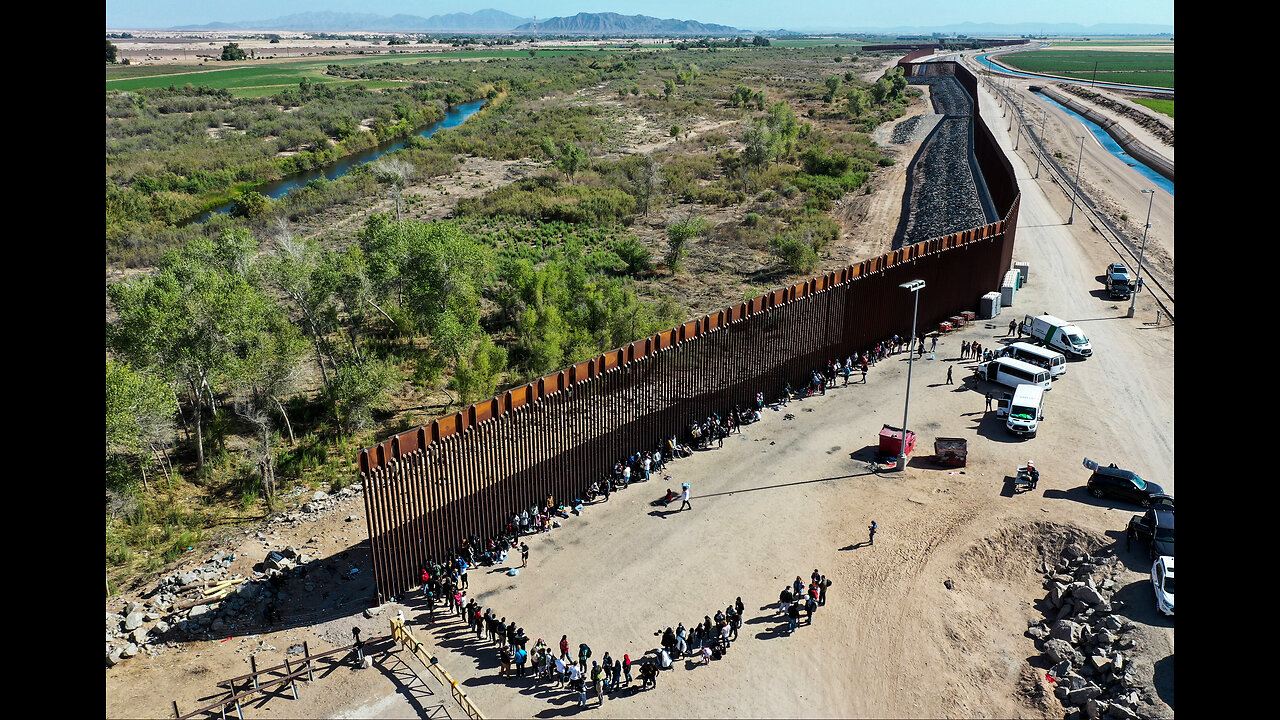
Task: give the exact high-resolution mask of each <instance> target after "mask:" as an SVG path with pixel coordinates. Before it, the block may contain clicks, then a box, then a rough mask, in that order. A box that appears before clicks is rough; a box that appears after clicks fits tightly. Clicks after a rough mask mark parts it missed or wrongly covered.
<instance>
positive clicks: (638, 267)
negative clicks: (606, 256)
mask: <svg viewBox="0 0 1280 720" xmlns="http://www.w3.org/2000/svg"><path fill="white" fill-rule="evenodd" d="M613 252H614V254H615V255H617V256H618V258H619V259H621V260H622V262H623V264H624V265H625V266H626V272H627V274H628V275H639V274H641V273H644V272H647V271H649V270H650V269H652V268H653V253H652V252H650V250H649V248H647V247H645V245H644V243H642V242H640V241H639V240H637V239H636V238H634V237H626V238H623V239H621V240H619V241H617V242H615V243H614V244H613Z"/></svg>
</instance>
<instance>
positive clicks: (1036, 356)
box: [996, 342, 1067, 378]
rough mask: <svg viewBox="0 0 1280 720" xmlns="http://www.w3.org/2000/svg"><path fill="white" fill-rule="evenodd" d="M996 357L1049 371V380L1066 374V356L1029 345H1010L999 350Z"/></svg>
mask: <svg viewBox="0 0 1280 720" xmlns="http://www.w3.org/2000/svg"><path fill="white" fill-rule="evenodd" d="M996 356H997V357H1008V358H1013V359H1014V360H1021V361H1022V362H1026V363H1031V364H1032V365H1038V366H1040V367H1042V368H1044V369H1045V370H1048V371H1049V377H1050V378H1056V377H1059V376H1061V375H1063V374H1065V373H1066V372H1067V356H1066V355H1063V354H1062V353H1060V352H1056V351H1054V350H1050V349H1049V348H1045V347H1040V346H1039V345H1032V344H1031V343H1024V342H1016V343H1010V344H1008V345H1006V346H1004V347H1003V348H1001V349H1000V350H999V352H997V353H996Z"/></svg>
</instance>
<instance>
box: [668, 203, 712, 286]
mask: <svg viewBox="0 0 1280 720" xmlns="http://www.w3.org/2000/svg"><path fill="white" fill-rule="evenodd" d="M707 227H708V223H707V220H706V218H704V217H701V216H698V215H691V216H688V217H686V218H685V219H683V220H680V221H678V222H674V223H671V224H670V225H668V226H667V255H666V258H665V259H666V262H667V267H668V268H670V269H671V274H673V275H674V274H675V273H677V272H679V271H680V266H681V264H682V263H683V262H684V256H685V252H686V250H685V246H686V244H688V242H689V241H690V240H692V239H693V238H696V237H698V236H700V235H702V234H703V233H704V232H706V230H707Z"/></svg>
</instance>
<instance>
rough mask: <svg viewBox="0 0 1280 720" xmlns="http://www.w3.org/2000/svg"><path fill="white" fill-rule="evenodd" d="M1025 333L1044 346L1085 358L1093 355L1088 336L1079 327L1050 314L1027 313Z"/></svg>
mask: <svg viewBox="0 0 1280 720" xmlns="http://www.w3.org/2000/svg"><path fill="white" fill-rule="evenodd" d="M1023 322H1024V324H1025V325H1026V328H1027V333H1028V334H1029V335H1031V338H1032V339H1033V340H1039V341H1040V342H1042V343H1044V344H1045V345H1046V346H1048V347H1051V348H1057V349H1059V350H1061V351H1063V352H1065V353H1071V355H1072V356H1074V357H1079V358H1086V357H1089V356H1090V355H1093V346H1092V345H1090V344H1089V338H1087V337H1085V334H1084V333H1083V332H1081V331H1080V328H1078V327H1076V326H1075V325H1072V324H1071V323H1069V322H1067V321H1066V320H1063V319H1062V318H1056V317H1054V316H1052V315H1028V316H1027V318H1026V320H1024V321H1023Z"/></svg>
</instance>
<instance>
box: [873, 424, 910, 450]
mask: <svg viewBox="0 0 1280 720" xmlns="http://www.w3.org/2000/svg"><path fill="white" fill-rule="evenodd" d="M902 436H903V432H902V429H901V428H896V427H892V426H890V425H885V426H884V427H883V428H881V429H880V454H881V455H891V456H893V457H898V455H899V454H902V455H910V454H911V451H912V450H914V449H915V447H916V434H915V433H913V432H911V431H910V430H908V431H907V432H906V450H902V445H903V441H902Z"/></svg>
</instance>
